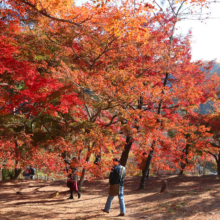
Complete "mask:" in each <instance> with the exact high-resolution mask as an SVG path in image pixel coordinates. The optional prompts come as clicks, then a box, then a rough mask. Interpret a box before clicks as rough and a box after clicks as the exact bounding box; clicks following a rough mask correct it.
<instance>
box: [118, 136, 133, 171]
mask: <svg viewBox="0 0 220 220" xmlns="http://www.w3.org/2000/svg"><path fill="white" fill-rule="evenodd" d="M132 139H133V138H132V137H131V136H130V135H127V137H126V144H125V147H124V151H123V153H122V155H121V159H120V164H121V165H122V166H124V167H125V166H126V164H127V160H128V155H129V152H130V149H131V146H132V144H133V140H132Z"/></svg>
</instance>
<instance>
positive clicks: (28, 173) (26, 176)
mask: <svg viewBox="0 0 220 220" xmlns="http://www.w3.org/2000/svg"><path fill="white" fill-rule="evenodd" d="M23 177H24V179H25V180H28V179H29V177H30V169H29V166H27V167H26V170H25V171H24V172H23Z"/></svg>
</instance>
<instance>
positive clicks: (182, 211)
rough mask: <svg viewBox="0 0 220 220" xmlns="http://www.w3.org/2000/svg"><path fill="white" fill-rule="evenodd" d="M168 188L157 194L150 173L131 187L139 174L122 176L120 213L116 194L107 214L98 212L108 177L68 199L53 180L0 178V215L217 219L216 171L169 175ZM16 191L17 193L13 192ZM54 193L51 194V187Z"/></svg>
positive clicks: (219, 212) (4, 219) (219, 192)
mask: <svg viewBox="0 0 220 220" xmlns="http://www.w3.org/2000/svg"><path fill="white" fill-rule="evenodd" d="M166 179H168V192H166V193H163V194H160V193H159V191H160V186H161V182H162V178H158V177H152V178H151V179H150V180H148V183H147V184H148V186H147V187H146V189H145V190H141V191H139V190H137V188H138V185H139V182H140V177H127V178H126V181H125V204H126V209H127V213H126V216H125V217H118V216H117V215H118V214H119V204H118V198H115V199H114V201H113V205H112V209H111V212H110V214H106V213H103V212H102V211H101V209H102V208H103V207H104V205H105V202H106V199H107V194H108V180H107V179H105V180H96V181H94V182H85V186H84V188H83V192H82V198H81V199H79V200H78V199H77V198H76V197H75V199H74V200H68V199H67V198H68V197H69V194H68V191H67V187H66V183H65V181H63V180H58V181H44V182H39V181H33V180H28V181H25V180H19V181H2V182H0V219H1V220H8V219H10V220H11V219H13V220H14V219H15V220H17V219H23V220H28V219H31V220H32V219H50V220H51V219H55V220H56V219H57V220H62V219H63V220H64V219H65V220H67V219H78V220H80V219H94V220H96V219H150V220H156V219H158V220H159V219H167V220H168V219H169V220H172V219H187V220H188V219H190V220H191V219H193V220H196V219H204V220H206V219H215V220H218V219H219V220H220V179H218V177H216V176H206V177H177V176H169V177H166ZM18 191H20V192H21V195H19V194H16V192H18ZM57 191H58V192H59V195H58V196H56V197H54V193H55V192H57Z"/></svg>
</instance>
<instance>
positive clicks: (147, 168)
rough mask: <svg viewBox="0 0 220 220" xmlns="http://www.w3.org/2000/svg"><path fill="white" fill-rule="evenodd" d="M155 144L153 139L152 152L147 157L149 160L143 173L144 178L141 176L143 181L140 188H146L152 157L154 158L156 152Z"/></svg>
mask: <svg viewBox="0 0 220 220" xmlns="http://www.w3.org/2000/svg"><path fill="white" fill-rule="evenodd" d="M154 144H155V141H153V143H152V150H151V151H150V153H149V155H148V157H147V161H146V165H145V169H144V172H143V175H142V178H141V183H140V186H139V189H144V187H145V183H146V180H147V174H148V172H149V169H150V162H151V159H152V157H153V153H154Z"/></svg>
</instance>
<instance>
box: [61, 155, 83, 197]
mask: <svg viewBox="0 0 220 220" xmlns="http://www.w3.org/2000/svg"><path fill="white" fill-rule="evenodd" d="M64 161H65V162H66V163H67V164H68V165H69V167H68V168H66V171H67V187H68V188H70V197H69V199H73V193H74V192H76V193H77V194H78V199H79V198H80V197H81V193H80V192H79V190H78V185H77V179H78V177H77V175H76V172H77V167H76V165H75V163H76V162H77V159H76V158H75V157H74V158H73V159H72V161H71V162H70V163H69V162H68V161H67V160H64Z"/></svg>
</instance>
